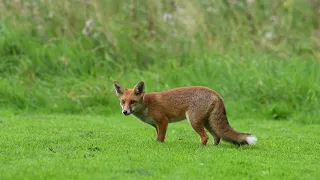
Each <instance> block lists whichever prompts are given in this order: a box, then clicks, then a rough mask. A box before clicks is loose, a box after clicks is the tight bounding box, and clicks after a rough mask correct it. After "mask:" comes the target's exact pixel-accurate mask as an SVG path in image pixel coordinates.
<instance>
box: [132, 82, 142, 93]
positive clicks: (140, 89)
mask: <svg viewBox="0 0 320 180" xmlns="http://www.w3.org/2000/svg"><path fill="white" fill-rule="evenodd" d="M134 92H135V93H136V95H142V94H143V93H144V82H143V81H140V82H139V83H138V84H137V85H136V86H135V87H134Z"/></svg>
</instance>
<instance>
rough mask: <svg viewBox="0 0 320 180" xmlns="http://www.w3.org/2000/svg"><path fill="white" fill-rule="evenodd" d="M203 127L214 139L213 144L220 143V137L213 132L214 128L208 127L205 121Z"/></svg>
mask: <svg viewBox="0 0 320 180" xmlns="http://www.w3.org/2000/svg"><path fill="white" fill-rule="evenodd" d="M205 128H206V130H207V131H209V133H210V134H211V135H212V136H213V139H214V142H213V144H214V145H218V144H219V143H220V137H219V136H218V135H217V134H216V133H215V132H214V130H213V129H212V128H211V127H210V124H209V123H207V124H206V125H205Z"/></svg>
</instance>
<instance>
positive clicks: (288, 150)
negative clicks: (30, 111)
mask: <svg viewBox="0 0 320 180" xmlns="http://www.w3.org/2000/svg"><path fill="white" fill-rule="evenodd" d="M119 114H120V113H119ZM230 123H231V125H232V126H233V127H234V128H235V129H237V130H239V131H243V132H251V133H253V134H255V135H256V136H257V137H258V144H256V145H254V146H242V147H240V148H238V147H236V146H233V145H231V144H228V143H226V142H222V143H221V144H220V145H219V146H213V143H212V137H211V138H210V140H211V141H210V142H209V143H208V145H207V146H205V147H203V146H200V145H199V137H198V135H197V134H196V133H195V132H194V131H193V130H192V128H191V127H190V126H189V125H188V123H187V122H186V121H183V122H178V123H175V124H170V125H169V129H168V134H167V139H166V142H165V143H163V144H161V143H157V142H155V132H154V129H153V128H151V127H150V126H148V125H146V124H143V123H142V122H139V121H138V120H136V119H134V118H133V117H124V116H120V115H119V116H118V115H117V116H91V115H87V116H79V115H16V116H11V115H9V114H7V115H6V116H4V118H2V119H1V121H0V129H1V131H0V137H1V138H0V144H1V146H0V152H1V153H0V164H1V165H0V179H196V178H201V179H234V178H236V179H317V177H319V176H320V173H319V168H320V163H319V162H320V159H319V157H320V153H319V151H318V150H319V148H320V143H319V142H320V138H319V136H318V130H319V128H320V126H319V125H302V124H298V123H294V122H291V121H274V120H268V121H259V120H254V119H245V120H240V119H231V120H230Z"/></svg>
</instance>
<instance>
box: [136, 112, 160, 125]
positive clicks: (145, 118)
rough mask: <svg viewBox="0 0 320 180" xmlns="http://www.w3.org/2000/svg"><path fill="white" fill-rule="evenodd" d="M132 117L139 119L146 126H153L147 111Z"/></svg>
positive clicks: (153, 123) (153, 122)
mask: <svg viewBox="0 0 320 180" xmlns="http://www.w3.org/2000/svg"><path fill="white" fill-rule="evenodd" d="M133 116H135V117H136V118H137V119H139V120H140V121H142V122H145V123H147V124H151V125H155V124H156V123H155V121H154V120H153V119H152V118H151V117H149V116H148V111H147V110H145V111H144V112H142V113H137V114H133Z"/></svg>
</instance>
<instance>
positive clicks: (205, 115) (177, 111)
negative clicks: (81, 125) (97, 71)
mask: <svg viewBox="0 0 320 180" xmlns="http://www.w3.org/2000/svg"><path fill="white" fill-rule="evenodd" d="M113 84H114V89H115V92H116V96H117V97H118V99H119V101H120V106H121V108H122V113H123V114H124V115H125V116H128V115H133V116H134V117H136V118H137V119H139V120H141V121H142V122H144V123H147V124H149V125H151V126H153V127H154V128H155V132H156V141H158V142H164V141H165V137H166V132H167V127H168V124H169V123H174V122H178V121H182V120H185V119H187V120H188V122H189V124H190V125H191V127H192V128H193V130H194V131H195V132H196V133H198V135H199V136H200V144H201V145H206V144H207V142H208V139H209V137H208V135H207V133H206V131H205V129H206V130H207V131H208V132H209V133H210V134H211V135H212V136H213V140H214V142H213V144H214V145H218V144H219V143H220V139H222V140H224V141H226V142H229V143H232V144H235V145H238V146H240V145H252V144H256V142H257V138H256V136H255V135H253V134H249V133H240V132H237V131H236V130H234V129H233V128H232V127H231V126H230V124H229V122H228V119H227V113H226V108H225V105H224V101H223V99H222V97H221V96H220V95H219V94H218V93H217V92H216V91H214V90H212V89H210V88H208V87H205V86H185V87H177V88H173V89H169V90H164V91H161V92H145V83H144V81H140V82H138V83H137V84H136V85H135V86H134V87H133V88H125V87H123V86H122V85H121V84H120V83H119V82H118V81H113Z"/></svg>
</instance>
